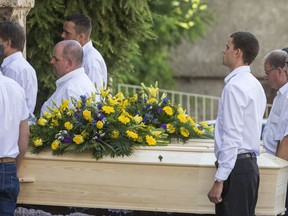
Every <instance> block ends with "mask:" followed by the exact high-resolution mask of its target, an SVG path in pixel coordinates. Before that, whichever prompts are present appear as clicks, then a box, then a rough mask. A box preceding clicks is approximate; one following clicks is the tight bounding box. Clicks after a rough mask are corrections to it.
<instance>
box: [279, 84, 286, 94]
mask: <svg viewBox="0 0 288 216" xmlns="http://www.w3.org/2000/svg"><path fill="white" fill-rule="evenodd" d="M278 92H280V93H281V94H282V95H283V94H285V92H288V82H287V83H286V84H285V85H283V86H282V87H281V88H280V89H279V90H278Z"/></svg>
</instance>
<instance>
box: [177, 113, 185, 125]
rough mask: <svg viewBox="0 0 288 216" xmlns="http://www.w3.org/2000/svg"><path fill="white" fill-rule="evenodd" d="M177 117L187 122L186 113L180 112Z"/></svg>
mask: <svg viewBox="0 0 288 216" xmlns="http://www.w3.org/2000/svg"><path fill="white" fill-rule="evenodd" d="M177 118H178V119H179V121H180V122H182V123H186V122H187V119H186V116H185V114H179V115H178V116H177Z"/></svg>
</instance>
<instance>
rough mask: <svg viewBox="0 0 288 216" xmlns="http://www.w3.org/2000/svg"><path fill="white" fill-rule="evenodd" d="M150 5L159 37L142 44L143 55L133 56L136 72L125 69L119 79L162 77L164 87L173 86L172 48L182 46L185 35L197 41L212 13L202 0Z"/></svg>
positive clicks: (173, 0)
mask: <svg viewBox="0 0 288 216" xmlns="http://www.w3.org/2000/svg"><path fill="white" fill-rule="evenodd" d="M148 4H149V8H150V10H151V13H152V16H153V26H152V30H153V32H154V34H155V35H156V37H155V38H153V39H152V40H145V41H143V42H140V43H139V47H140V51H141V56H139V55H131V56H130V57H131V61H132V64H133V66H134V73H133V74H132V76H131V75H128V74H127V73H125V72H124V71H123V72H122V73H120V74H121V77H120V78H119V81H118V82H123V83H129V84H134V85H137V83H138V82H139V80H141V81H142V82H145V83H154V82H155V80H158V82H159V86H161V88H165V89H173V86H174V78H173V75H174V71H173V69H172V68H171V66H170V65H169V62H171V61H172V59H171V57H170V55H169V51H170V49H171V48H172V47H176V46H177V45H179V44H180V43H181V41H182V40H183V38H186V39H187V40H188V41H191V42H194V40H195V39H196V38H197V37H199V36H202V35H203V33H204V30H205V28H204V27H205V26H206V25H207V24H208V23H209V21H211V20H212V14H211V13H210V12H208V11H207V10H206V9H207V5H206V4H205V3H203V2H201V0H151V1H149V2H148ZM126 74H127V75H126ZM123 77H124V78H123ZM118 82H116V83H118Z"/></svg>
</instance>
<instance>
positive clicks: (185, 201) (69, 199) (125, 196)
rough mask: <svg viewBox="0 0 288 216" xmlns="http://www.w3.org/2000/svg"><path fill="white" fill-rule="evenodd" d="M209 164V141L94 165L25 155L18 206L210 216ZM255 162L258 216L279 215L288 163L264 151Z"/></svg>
mask: <svg viewBox="0 0 288 216" xmlns="http://www.w3.org/2000/svg"><path fill="white" fill-rule="evenodd" d="M159 158H162V160H160V159H159ZM214 161H215V157H214V154H213V144H212V141H208V140H202V141H201V140H192V141H190V143H188V144H185V145H182V144H171V145H168V146H163V147H147V148H138V149H136V150H135V153H134V154H133V155H132V156H130V157H123V158H104V159H101V160H98V161H96V160H95V159H93V158H91V154H90V153H82V154H64V155H62V156H52V155H51V153H50V152H43V153H40V154H38V155H33V154H29V153H27V154H26V157H25V159H24V162H23V165H22V167H21V171H20V177H22V178H21V179H20V180H21V191H20V195H19V197H18V203H21V204H36V205H56V206H74V207H91V208H112V209H130V210H145V211H163V212H184V213H199V214H201V213H207V214H210V213H211V214H213V213H214V204H212V203H210V202H209V200H208V198H207V192H208V191H209V190H210V188H211V186H212V184H213V176H214V174H215V166H214ZM258 164H259V167H260V175H261V176H260V178H261V184H260V190H259V199H258V204H257V209H256V213H257V215H277V214H279V213H282V212H284V211H285V197H286V187H287V179H288V163H287V162H286V161H284V160H282V159H280V158H277V157H274V156H272V155H269V154H267V153H263V154H261V156H260V157H258Z"/></svg>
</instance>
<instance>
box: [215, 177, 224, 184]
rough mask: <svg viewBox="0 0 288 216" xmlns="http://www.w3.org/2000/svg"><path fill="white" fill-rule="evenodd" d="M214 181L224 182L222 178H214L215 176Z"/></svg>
mask: <svg viewBox="0 0 288 216" xmlns="http://www.w3.org/2000/svg"><path fill="white" fill-rule="evenodd" d="M214 181H215V182H219V183H223V182H224V180H222V179H218V178H216V177H215V178H214Z"/></svg>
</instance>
